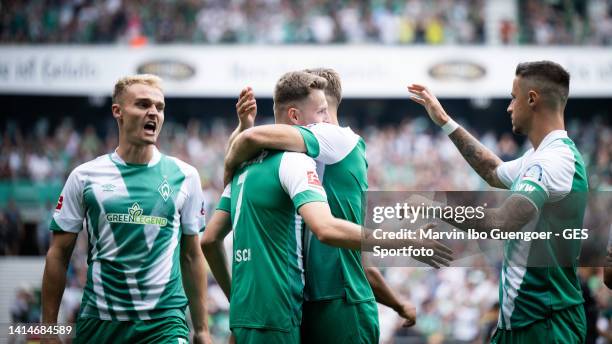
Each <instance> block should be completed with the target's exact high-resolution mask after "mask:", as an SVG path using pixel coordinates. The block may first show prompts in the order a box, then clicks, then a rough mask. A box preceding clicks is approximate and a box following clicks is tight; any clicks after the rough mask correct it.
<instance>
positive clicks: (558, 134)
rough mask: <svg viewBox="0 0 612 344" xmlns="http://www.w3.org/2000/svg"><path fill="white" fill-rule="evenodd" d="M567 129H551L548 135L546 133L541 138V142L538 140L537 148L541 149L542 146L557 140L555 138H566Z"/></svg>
mask: <svg viewBox="0 0 612 344" xmlns="http://www.w3.org/2000/svg"><path fill="white" fill-rule="evenodd" d="M567 137H568V136H567V131H565V130H553V131H551V132H550V133H548V135H546V136H545V137H544V139H542V142H540V145H539V146H538V149H537V150H542V149H543V148H544V147H546V146H548V145H549V144H551V143H552V142H553V141H555V140H557V139H563V138H567Z"/></svg>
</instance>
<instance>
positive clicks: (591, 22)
mask: <svg viewBox="0 0 612 344" xmlns="http://www.w3.org/2000/svg"><path fill="white" fill-rule="evenodd" d="M518 3H519V11H520V13H524V14H525V15H524V16H521V17H520V19H521V20H522V23H521V25H520V35H521V43H526V44H537V45H552V44H556V45H567V44H594V45H610V44H612V1H610V0H588V1H561V0H519V2H518Z"/></svg>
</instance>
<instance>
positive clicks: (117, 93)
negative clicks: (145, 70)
mask: <svg viewBox="0 0 612 344" xmlns="http://www.w3.org/2000/svg"><path fill="white" fill-rule="evenodd" d="M161 82H162V79H161V78H160V77H158V76H157V75H153V74H136V75H129V76H126V77H123V78H121V79H119V80H117V83H115V89H114V90H113V98H112V99H113V104H116V103H118V102H119V98H120V97H121V96H122V95H123V93H124V92H125V90H126V89H127V88H128V87H130V86H132V85H135V84H144V85H149V86H153V87H156V88H158V89H160V90H162V87H161Z"/></svg>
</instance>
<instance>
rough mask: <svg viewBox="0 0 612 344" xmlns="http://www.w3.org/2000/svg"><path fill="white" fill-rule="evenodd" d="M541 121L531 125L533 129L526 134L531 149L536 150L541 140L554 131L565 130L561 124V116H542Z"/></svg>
mask: <svg viewBox="0 0 612 344" xmlns="http://www.w3.org/2000/svg"><path fill="white" fill-rule="evenodd" d="M541 118H542V120H540V121H536V122H535V123H534V124H533V128H532V129H531V130H530V131H529V134H527V137H528V138H529V141H530V142H531V145H532V146H533V149H538V147H539V146H540V144H541V143H542V140H544V138H545V137H546V136H547V135H548V134H550V133H551V132H553V131H555V130H565V124H564V123H563V114H561V115H548V116H542V117H541Z"/></svg>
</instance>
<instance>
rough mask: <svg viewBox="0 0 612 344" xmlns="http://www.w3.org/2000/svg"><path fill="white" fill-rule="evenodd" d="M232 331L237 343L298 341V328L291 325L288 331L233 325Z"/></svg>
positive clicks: (292, 342) (274, 343)
mask: <svg viewBox="0 0 612 344" xmlns="http://www.w3.org/2000/svg"><path fill="white" fill-rule="evenodd" d="M232 333H233V334H234V337H236V343H239V344H267V343H272V344H276V343H278V344H283V343H289V344H299V343H300V328H299V327H298V326H295V327H293V328H292V329H291V330H289V332H284V331H277V330H267V329H260V328H250V327H234V328H232Z"/></svg>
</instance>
